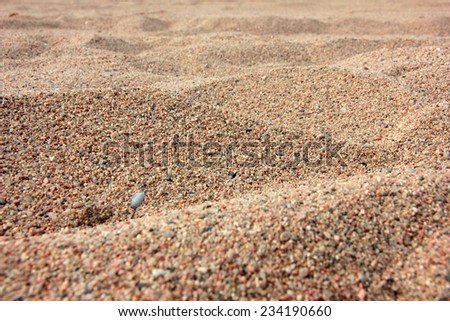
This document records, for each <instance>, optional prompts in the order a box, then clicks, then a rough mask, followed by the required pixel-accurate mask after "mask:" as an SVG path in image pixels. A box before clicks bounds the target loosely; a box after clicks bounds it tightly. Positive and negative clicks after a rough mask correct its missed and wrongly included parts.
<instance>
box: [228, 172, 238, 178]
mask: <svg viewBox="0 0 450 321" xmlns="http://www.w3.org/2000/svg"><path fill="white" fill-rule="evenodd" d="M228 176H230V177H231V178H235V177H236V176H237V174H236V173H235V172H232V171H229V172H228Z"/></svg>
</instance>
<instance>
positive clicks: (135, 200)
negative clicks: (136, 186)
mask: <svg viewBox="0 0 450 321" xmlns="http://www.w3.org/2000/svg"><path fill="white" fill-rule="evenodd" d="M144 197H145V194H144V192H138V193H136V194H134V196H133V197H132V198H131V202H130V206H131V208H133V209H137V208H138V207H139V206H140V205H141V204H142V201H143V200H144Z"/></svg>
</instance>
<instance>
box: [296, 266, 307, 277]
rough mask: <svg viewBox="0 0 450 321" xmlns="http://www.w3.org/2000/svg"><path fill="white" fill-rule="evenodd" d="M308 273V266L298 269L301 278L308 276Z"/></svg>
mask: <svg viewBox="0 0 450 321" xmlns="http://www.w3.org/2000/svg"><path fill="white" fill-rule="evenodd" d="M308 274H309V269H308V268H306V267H304V268H301V269H300V270H299V271H298V276H299V278H300V279H304V278H306V277H307V276H308Z"/></svg>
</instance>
